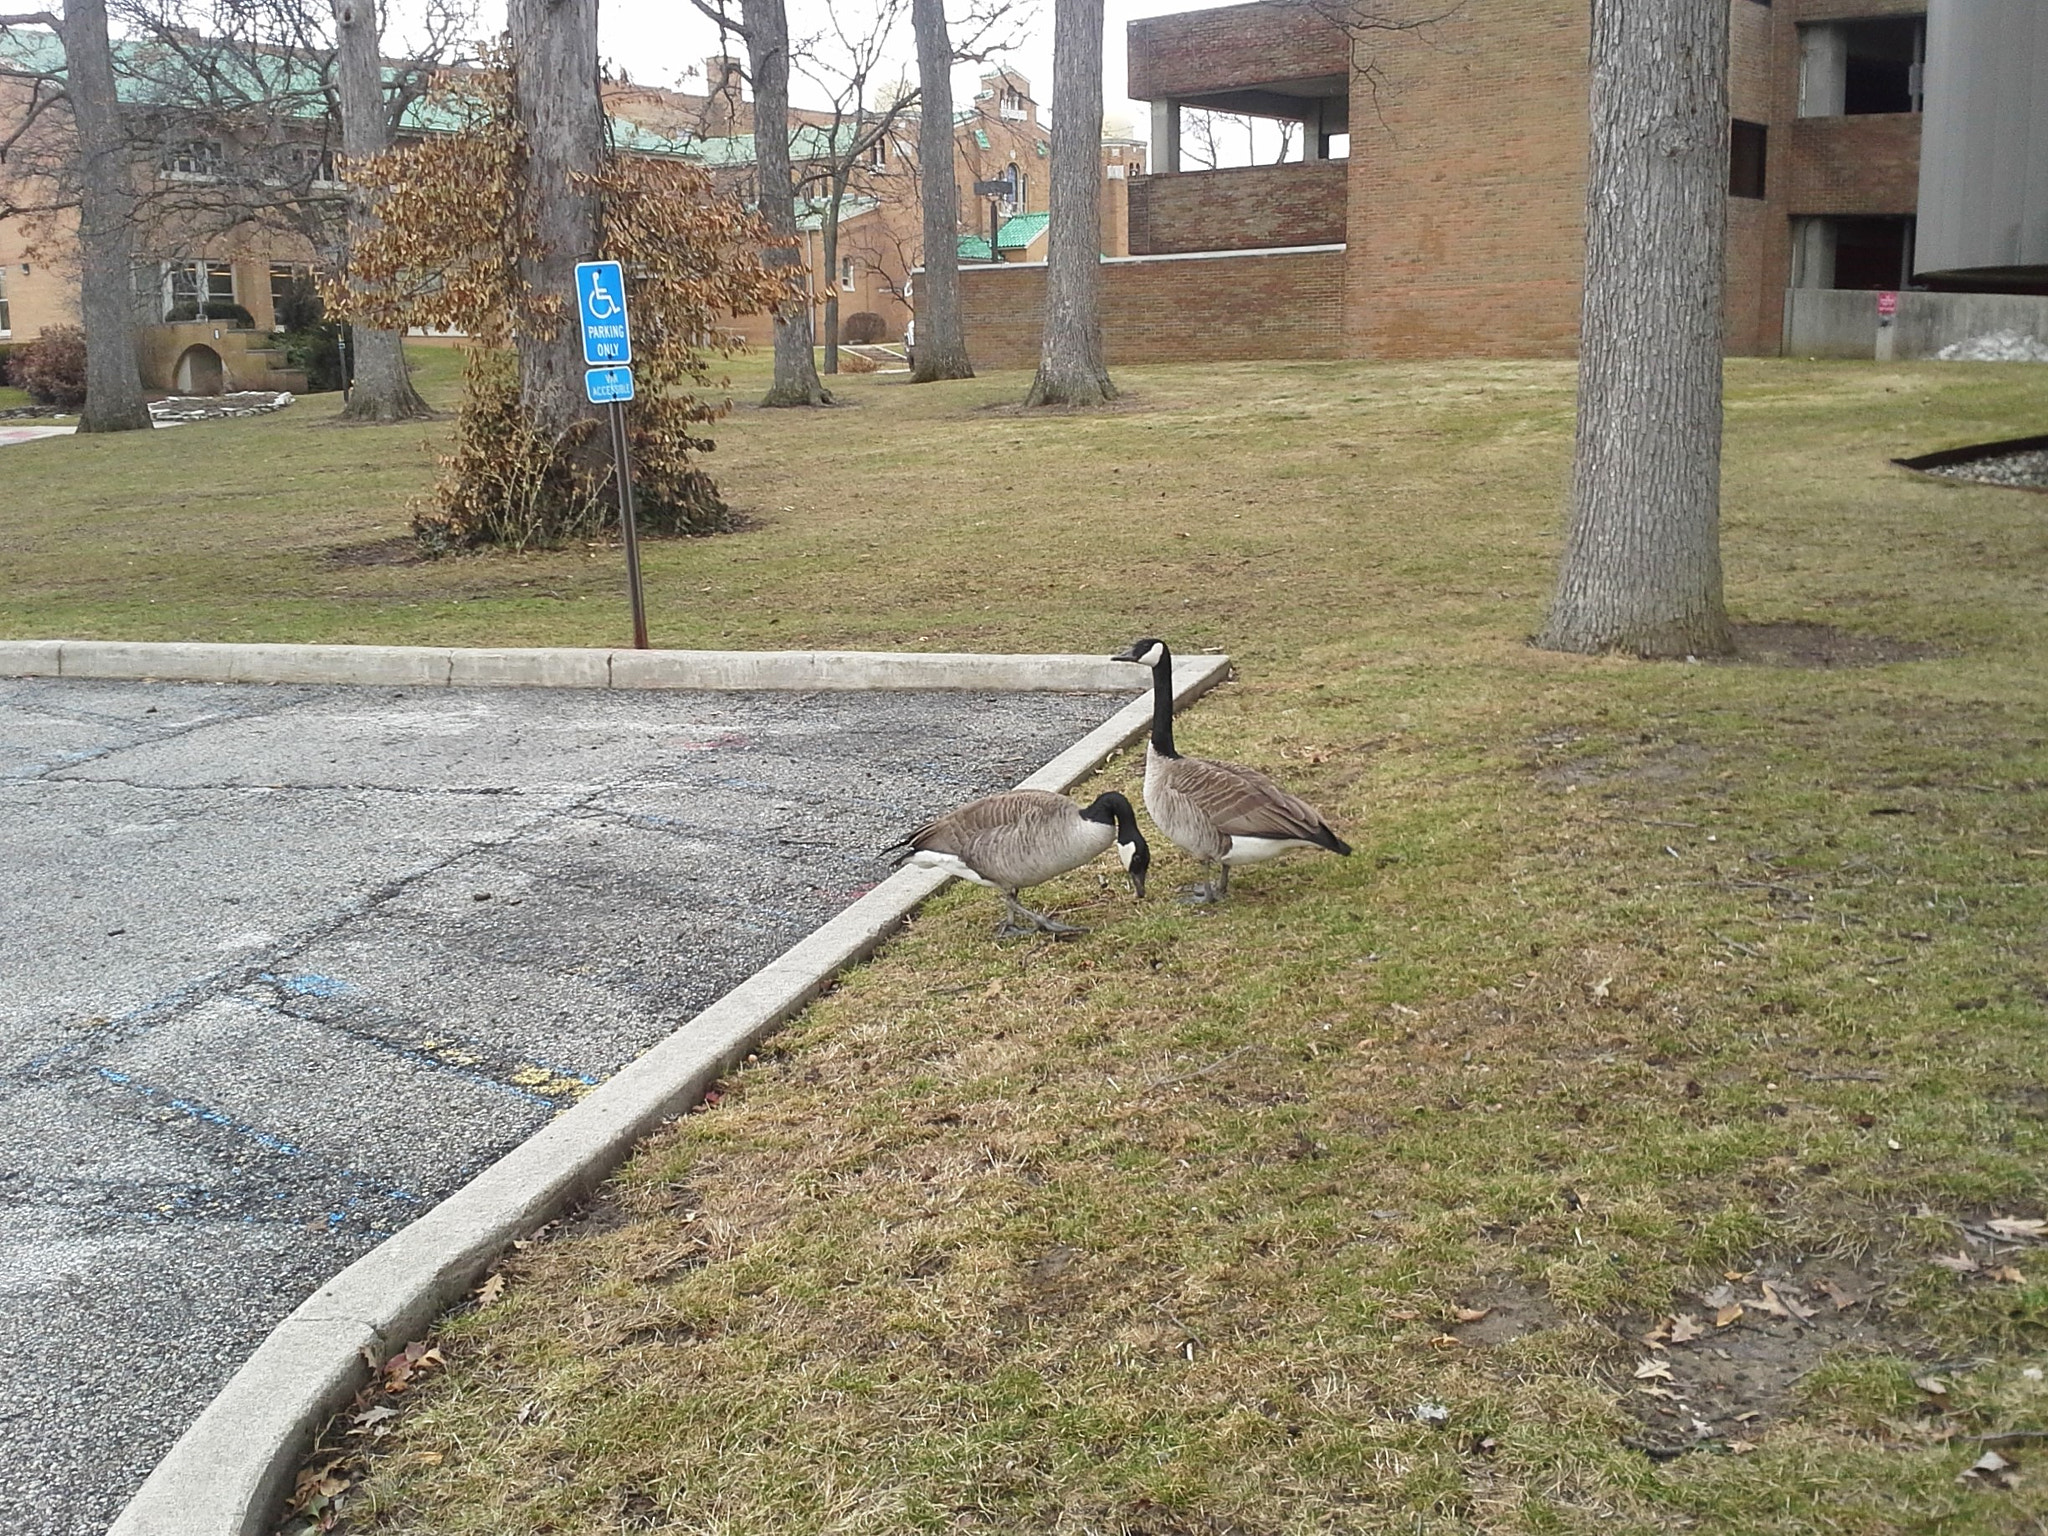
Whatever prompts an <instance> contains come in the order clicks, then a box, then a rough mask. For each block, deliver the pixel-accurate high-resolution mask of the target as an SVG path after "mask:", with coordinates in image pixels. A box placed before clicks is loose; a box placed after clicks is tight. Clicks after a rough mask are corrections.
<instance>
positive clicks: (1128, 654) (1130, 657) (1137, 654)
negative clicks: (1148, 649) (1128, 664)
mask: <svg viewBox="0 0 2048 1536" xmlns="http://www.w3.org/2000/svg"><path fill="white" fill-rule="evenodd" d="M1144 654H1145V653H1144V652H1143V651H1141V650H1139V649H1138V647H1137V646H1135V645H1133V646H1130V647H1128V648H1127V649H1125V650H1121V651H1118V652H1117V653H1116V654H1115V655H1114V656H1112V657H1110V658H1109V659H1110V660H1111V661H1139V660H1142V659H1143V657H1144Z"/></svg>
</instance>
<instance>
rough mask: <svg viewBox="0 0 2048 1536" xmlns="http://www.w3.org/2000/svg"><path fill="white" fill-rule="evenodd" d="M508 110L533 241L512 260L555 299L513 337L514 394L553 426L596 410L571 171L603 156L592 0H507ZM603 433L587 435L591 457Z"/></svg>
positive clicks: (524, 278)
mask: <svg viewBox="0 0 2048 1536" xmlns="http://www.w3.org/2000/svg"><path fill="white" fill-rule="evenodd" d="M507 20H508V23H509V25H510V30H511V34H512V70H513V86H512V91H513V110H514V111H515V112H516V113H517V115H518V118H519V126H520V128H521V130H522V131H523V132H524V133H525V136H526V184H525V194H526V200H527V208H528V210H529V219H530V225H531V228H532V230H533V234H534V240H535V250H534V251H533V253H532V254H530V255H528V256H527V257H525V258H523V259H522V260H521V261H520V263H519V275H520V280H521V282H522V283H523V284H524V286H525V288H526V291H527V292H528V293H529V294H539V295H548V296H551V297H553V298H556V299H558V300H559V301H560V303H561V305H562V311H561V318H560V321H559V323H557V324H555V325H552V326H549V327H542V326H539V325H530V326H528V327H527V328H526V329H522V330H521V331H520V332H519V334H518V337H517V340H518V346H519V398H520V403H521V404H522V405H524V406H525V407H526V409H527V410H528V411H530V412H531V413H532V414H533V417H534V419H535V420H536V421H538V422H539V423H541V424H542V425H543V426H545V427H547V428H548V429H549V430H550V431H552V432H554V433H555V434H556V435H557V436H559V435H560V434H562V433H563V432H565V431H568V430H569V429H570V428H571V427H573V426H574V425H575V424H576V423H577V422H579V421H584V420H594V419H595V417H596V414H597V407H596V406H594V405H591V404H590V403H589V402H588V401H587V400H585V399H584V396H583V341H582V334H581V332H580V331H579V330H578V328H577V325H576V263H577V262H579V261H588V260H590V259H591V258H592V257H594V256H595V255H596V254H597V240H598V206H597V194H596V192H594V191H593V190H592V189H591V188H590V186H589V185H588V184H587V183H584V184H578V183H577V182H575V181H572V180H571V178H572V176H579V175H580V176H585V177H587V176H595V175H596V174H597V173H598V171H599V170H600V169H601V168H602V166H603V161H604V106H603V103H602V102H601V101H600V100H599V98H598V94H597V0H511V4H510V6H509V8H508V12H507ZM601 438H602V434H600V433H597V432H595V431H591V432H589V433H588V434H587V436H586V444H587V452H586V453H585V454H583V455H580V456H583V457H589V458H590V459H591V461H592V463H593V466H594V467H595V466H598V465H599V464H600V463H601V461H602V460H603V458H604V456H605V453H606V449H605V445H604V443H603V442H602V440H601Z"/></svg>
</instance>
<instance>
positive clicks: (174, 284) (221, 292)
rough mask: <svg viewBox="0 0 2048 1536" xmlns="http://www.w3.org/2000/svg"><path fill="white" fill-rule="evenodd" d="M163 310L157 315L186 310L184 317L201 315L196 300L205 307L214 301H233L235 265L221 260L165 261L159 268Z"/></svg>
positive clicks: (163, 317) (209, 308)
mask: <svg viewBox="0 0 2048 1536" xmlns="http://www.w3.org/2000/svg"><path fill="white" fill-rule="evenodd" d="M162 291H163V311H162V313H161V315H159V317H158V318H159V319H164V320H168V319H170V318H171V316H172V315H174V314H179V313H184V312H186V311H187V310H189V311H190V313H189V314H188V315H187V318H194V317H197V318H199V319H205V318H206V316H205V315H203V314H201V313H200V301H201V300H202V299H203V300H204V301H205V304H206V307H207V309H208V310H211V309H212V307H213V306H214V305H217V304H220V305H224V304H232V303H234V302H235V269H234V268H233V267H232V266H230V265H228V263H226V262H224V261H167V262H165V263H164V271H163V290H162Z"/></svg>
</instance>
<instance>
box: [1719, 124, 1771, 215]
mask: <svg viewBox="0 0 2048 1536" xmlns="http://www.w3.org/2000/svg"><path fill="white" fill-rule="evenodd" d="M1767 137H1768V130H1766V129H1765V127H1764V125H1763V124H1762V123H1745V122H1744V121H1743V120H1742V119H1741V118H1739V117H1738V118H1736V119H1735V121H1733V122H1732V123H1730V124H1729V125H1728V195H1729V196H1730V197H1762V196H1763V195H1764V143H1765V140H1766V138H1767Z"/></svg>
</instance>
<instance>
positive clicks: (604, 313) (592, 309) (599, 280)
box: [583, 272, 621, 320]
mask: <svg viewBox="0 0 2048 1536" xmlns="http://www.w3.org/2000/svg"><path fill="white" fill-rule="evenodd" d="M583 309H584V312H585V313H586V314H588V315H589V316H590V318H591V319H593V320H609V319H611V318H612V316H614V315H616V314H619V313H621V311H620V309H619V302H618V300H617V299H614V298H613V297H612V291H611V289H609V288H607V287H605V285H604V278H603V277H602V276H600V275H599V274H598V273H595V272H593V273H591V274H590V293H589V295H588V296H587V297H586V298H585V299H584V301H583Z"/></svg>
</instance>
